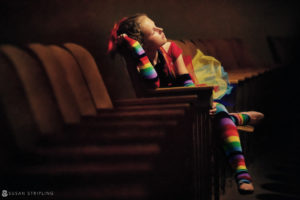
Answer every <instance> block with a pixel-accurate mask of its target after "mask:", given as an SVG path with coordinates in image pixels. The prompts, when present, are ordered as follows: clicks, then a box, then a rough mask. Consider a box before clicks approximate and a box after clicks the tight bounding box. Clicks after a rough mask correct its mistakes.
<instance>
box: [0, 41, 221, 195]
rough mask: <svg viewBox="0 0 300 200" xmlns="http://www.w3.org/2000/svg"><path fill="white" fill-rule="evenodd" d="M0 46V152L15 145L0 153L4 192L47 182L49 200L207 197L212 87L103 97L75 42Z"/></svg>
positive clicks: (91, 64)
mask: <svg viewBox="0 0 300 200" xmlns="http://www.w3.org/2000/svg"><path fill="white" fill-rule="evenodd" d="M0 50H1V51H0V52H1V53H0V56H1V57H0V60H1V73H0V74H1V75H0V76H1V79H0V80H1V84H0V85H1V90H0V92H1V104H2V105H1V112H2V113H3V116H4V117H3V119H4V120H3V121H5V125H6V126H8V128H7V129H5V130H7V132H6V133H5V134H3V137H4V138H5V137H6V139H5V141H7V144H6V145H4V146H2V147H1V148H2V150H1V151H2V152H5V151H7V152H8V151H10V150H9V148H8V147H9V146H10V147H11V146H13V145H14V146H16V147H17V151H15V152H14V154H11V156H10V157H8V158H7V159H6V160H3V161H2V162H3V163H2V169H1V185H3V186H4V187H5V188H6V189H7V190H9V191H24V190H32V189H34V190H39V191H48V190H51V191H53V192H54V195H53V198H54V199H60V198H61V199H67V198H69V199H76V198H77V199H83V198H84V199H165V198H175V197H176V198H181V197H182V198H185V199H210V198H212V190H213V183H212V182H213V180H214V178H215V179H216V178H217V177H214V176H213V171H212V169H214V168H213V154H214V152H215V151H214V150H213V149H214V148H215V146H214V141H215V139H214V138H213V137H214V135H213V134H211V128H210V119H209V116H208V110H209V108H210V104H211V90H212V88H210V87H201V88H188V89H187V88H173V89H162V90H158V91H157V94H158V95H159V93H161V92H162V91H163V93H168V95H167V96H165V97H152V98H139V99H129V100H119V101H116V102H112V101H111V99H110V97H109V95H108V93H107V90H106V88H105V85H104V83H103V80H102V77H101V75H100V73H99V71H98V67H97V65H96V63H95V61H94V59H93V57H92V56H91V55H90V54H89V52H88V51H87V50H86V49H84V48H82V47H81V46H79V45H76V44H64V45H63V46H57V45H47V46H46V45H42V44H30V45H28V46H25V47H16V46H12V45H2V46H1V47H0ZM187 94H189V95H187ZM11 136H13V139H9V138H11ZM12 158H13V159H12Z"/></svg>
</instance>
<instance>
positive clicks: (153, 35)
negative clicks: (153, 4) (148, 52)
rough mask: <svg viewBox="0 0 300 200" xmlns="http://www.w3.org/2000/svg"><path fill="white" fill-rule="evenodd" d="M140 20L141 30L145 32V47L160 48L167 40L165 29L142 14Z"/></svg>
mask: <svg viewBox="0 0 300 200" xmlns="http://www.w3.org/2000/svg"><path fill="white" fill-rule="evenodd" d="M139 22H140V28H141V31H142V33H143V34H144V43H143V47H144V48H151V49H152V48H154V49H158V48H159V47H161V46H162V45H163V44H165V43H166V42H167V38H166V36H165V34H164V32H163V29H162V28H160V27H157V26H156V25H155V23H154V22H153V21H152V20H151V19H150V18H148V17H147V16H141V17H140V19H139Z"/></svg>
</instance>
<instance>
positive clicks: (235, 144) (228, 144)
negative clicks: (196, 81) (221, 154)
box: [215, 103, 252, 184]
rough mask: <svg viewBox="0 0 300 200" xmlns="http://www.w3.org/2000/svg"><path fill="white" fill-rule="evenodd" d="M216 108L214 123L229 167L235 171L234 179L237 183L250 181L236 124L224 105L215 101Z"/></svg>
mask: <svg viewBox="0 0 300 200" xmlns="http://www.w3.org/2000/svg"><path fill="white" fill-rule="evenodd" d="M216 109H217V111H216V115H215V118H216V123H217V125H218V127H219V130H220V132H221V137H222V139H223V148H224V151H225V154H226V156H227V158H228V161H229V164H230V166H231V168H232V169H233V170H234V171H235V179H236V181H237V183H238V184H242V183H250V182H251V181H252V179H251V176H250V175H249V173H248V169H247V167H246V163H245V158H244V155H243V151H242V146H241V142H240V136H239V133H238V130H237V128H236V125H235V123H234V121H233V120H232V117H231V116H230V115H229V114H228V111H227V109H226V108H225V106H224V105H222V104H220V103H217V104H216Z"/></svg>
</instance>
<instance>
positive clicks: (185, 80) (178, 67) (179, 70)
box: [174, 54, 195, 87]
mask: <svg viewBox="0 0 300 200" xmlns="http://www.w3.org/2000/svg"><path fill="white" fill-rule="evenodd" d="M174 66H175V72H176V74H177V76H178V77H177V79H178V82H179V84H180V85H183V86H185V87H192V86H195V84H194V82H193V81H192V79H191V76H190V74H189V72H188V70H187V68H186V66H185V63H184V61H183V57H182V54H180V55H179V56H178V58H177V59H176V61H175V62H174Z"/></svg>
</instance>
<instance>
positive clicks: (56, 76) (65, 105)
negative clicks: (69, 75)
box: [29, 44, 80, 124]
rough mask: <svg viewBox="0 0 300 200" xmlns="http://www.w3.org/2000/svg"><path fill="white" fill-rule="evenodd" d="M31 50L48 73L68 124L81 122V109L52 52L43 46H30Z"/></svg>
mask: <svg viewBox="0 0 300 200" xmlns="http://www.w3.org/2000/svg"><path fill="white" fill-rule="evenodd" d="M29 48H30V49H31V50H32V51H33V53H34V54H35V55H36V56H37V58H38V59H39V61H40V62H41V64H42V65H41V66H42V67H43V68H44V70H45V71H46V74H47V76H48V78H49V81H50V84H51V86H52V88H53V92H54V96H55V98H56V101H57V103H58V106H59V109H60V111H61V113H62V116H63V119H64V122H65V123H66V124H73V123H78V122H79V121H80V112H79V107H78V105H77V103H76V101H75V96H74V94H73V92H72V90H71V87H70V85H69V83H68V81H67V79H66V78H65V77H66V75H65V73H64V71H63V70H62V67H61V66H60V65H61V63H60V62H59V61H58V60H57V59H56V57H55V55H54V54H53V53H52V51H51V50H50V49H49V48H47V47H46V46H43V45H41V44H30V45H29Z"/></svg>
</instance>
